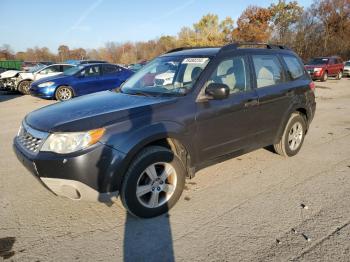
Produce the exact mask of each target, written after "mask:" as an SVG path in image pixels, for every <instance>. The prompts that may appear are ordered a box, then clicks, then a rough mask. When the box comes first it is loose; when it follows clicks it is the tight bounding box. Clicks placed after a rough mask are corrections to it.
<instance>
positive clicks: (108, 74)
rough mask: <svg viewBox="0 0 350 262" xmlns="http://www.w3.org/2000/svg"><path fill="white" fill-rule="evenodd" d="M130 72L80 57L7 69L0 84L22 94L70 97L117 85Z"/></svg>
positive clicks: (62, 98) (103, 62) (42, 96)
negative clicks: (60, 61) (60, 62)
mask: <svg viewBox="0 0 350 262" xmlns="http://www.w3.org/2000/svg"><path fill="white" fill-rule="evenodd" d="M132 74H133V71H131V70H129V69H127V68H124V67H122V66H119V65H114V64H109V63H107V62H105V61H96V60H82V61H79V63H78V62H71V63H69V64H68V63H66V64H52V65H48V66H44V65H37V66H35V67H33V68H32V69H31V70H29V72H21V71H18V70H17V71H16V70H10V71H6V72H4V73H2V74H1V75H0V76H1V78H0V80H1V84H2V87H3V88H5V89H11V90H17V91H19V92H21V93H22V94H31V95H33V96H37V97H41V98H48V99H57V100H60V101H64V100H69V99H71V98H73V97H75V96H80V95H84V94H89V93H93V92H99V91H103V90H108V89H113V88H117V87H119V86H120V85H121V84H122V83H123V82H124V81H125V80H126V79H128V78H129V77H130V76H131V75H132Z"/></svg>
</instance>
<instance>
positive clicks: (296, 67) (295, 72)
mask: <svg viewBox="0 0 350 262" xmlns="http://www.w3.org/2000/svg"><path fill="white" fill-rule="evenodd" d="M282 58H283V60H284V62H285V63H286V65H287V70H288V74H289V76H290V77H291V78H292V79H293V80H294V79H298V78H299V77H301V76H302V75H304V66H303V65H302V64H301V63H300V61H299V59H298V58H296V57H295V56H291V55H282Z"/></svg>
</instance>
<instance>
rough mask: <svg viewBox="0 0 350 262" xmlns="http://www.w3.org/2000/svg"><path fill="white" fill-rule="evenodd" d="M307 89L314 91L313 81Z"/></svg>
mask: <svg viewBox="0 0 350 262" xmlns="http://www.w3.org/2000/svg"><path fill="white" fill-rule="evenodd" d="M309 87H310V89H311V90H312V91H315V83H314V82H313V81H311V82H310V84H309Z"/></svg>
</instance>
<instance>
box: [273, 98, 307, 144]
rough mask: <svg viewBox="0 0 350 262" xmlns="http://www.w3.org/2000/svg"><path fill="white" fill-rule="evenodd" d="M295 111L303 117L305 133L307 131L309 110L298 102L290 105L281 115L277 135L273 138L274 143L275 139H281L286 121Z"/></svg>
mask: <svg viewBox="0 0 350 262" xmlns="http://www.w3.org/2000/svg"><path fill="white" fill-rule="evenodd" d="M295 112H298V113H299V114H301V115H302V116H303V117H304V119H305V123H306V130H305V133H307V131H308V127H309V118H310V115H309V112H308V110H307V109H306V107H305V106H302V105H300V104H296V105H293V106H292V107H290V108H289V110H288V111H287V112H286V113H285V115H284V117H283V121H282V123H281V125H280V126H279V128H278V132H277V136H276V138H275V143H276V141H279V140H280V139H281V137H282V135H283V131H284V129H285V127H286V125H287V123H288V120H289V118H290V116H291V115H292V114H293V113H295Z"/></svg>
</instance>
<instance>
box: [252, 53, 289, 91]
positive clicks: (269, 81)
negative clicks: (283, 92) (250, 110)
mask: <svg viewBox="0 0 350 262" xmlns="http://www.w3.org/2000/svg"><path fill="white" fill-rule="evenodd" d="M252 58H253V64H254V69H255V76H256V82H257V87H258V88H262V87H266V86H273V85H278V84H281V83H283V82H284V77H283V68H282V65H281V63H280V61H279V60H278V57H277V56H276V55H253V56H252Z"/></svg>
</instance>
